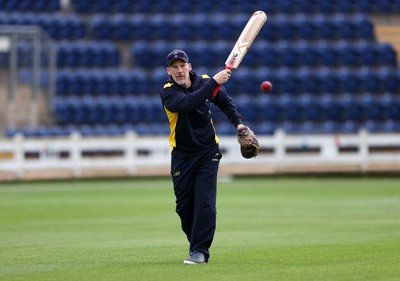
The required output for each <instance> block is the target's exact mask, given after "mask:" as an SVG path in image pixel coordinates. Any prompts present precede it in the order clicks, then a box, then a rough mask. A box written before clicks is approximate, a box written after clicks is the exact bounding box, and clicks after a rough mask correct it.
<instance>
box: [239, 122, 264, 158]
mask: <svg viewBox="0 0 400 281" xmlns="http://www.w3.org/2000/svg"><path fill="white" fill-rule="evenodd" d="M237 138H238V142H239V144H240V152H241V154H242V156H243V157H244V158H247V159H248V158H254V157H256V156H257V154H258V151H259V150H260V145H259V144H258V140H257V137H256V135H255V134H254V132H253V131H252V130H251V129H250V128H249V127H247V126H241V127H240V128H239V129H238V130H237Z"/></svg>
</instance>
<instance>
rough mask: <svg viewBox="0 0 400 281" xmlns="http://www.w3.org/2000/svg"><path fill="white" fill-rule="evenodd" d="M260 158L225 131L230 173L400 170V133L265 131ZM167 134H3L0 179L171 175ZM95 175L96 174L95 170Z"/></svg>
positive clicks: (224, 164)
mask: <svg viewBox="0 0 400 281" xmlns="http://www.w3.org/2000/svg"><path fill="white" fill-rule="evenodd" d="M259 142H260V144H261V150H260V153H259V155H258V156H257V157H256V158H255V159H244V158H242V157H241V155H240V150H239V145H238V143H237V140H236V137H234V136H232V137H220V147H221V150H222V151H223V159H222V162H221V170H222V173H225V174H274V173H288V172H324V171H325V172H326V171H329V172H343V171H350V172H358V173H363V172H369V171H390V172H400V134H369V133H367V132H365V131H361V132H360V133H359V134H355V135H297V136H294V135H285V134H284V133H283V132H282V131H279V132H277V133H276V134H275V135H273V136H260V137H259ZM169 163H170V155H169V145H168V138H167V136H163V137H137V136H135V135H133V134H127V135H126V136H124V137H120V138H83V137H81V136H80V135H78V134H74V135H71V137H69V138H65V139H64V138H51V139H42V138H41V139H25V138H23V137H22V136H16V137H14V138H13V139H3V140H0V180H2V178H3V179H4V178H6V179H25V178H29V177H32V176H29V175H35V174H36V178H40V177H43V178H51V177H53V176H52V175H55V171H65V173H64V174H63V175H62V176H61V177H67V178H68V177H84V176H85V172H87V171H97V173H96V174H95V175H96V176H107V175H111V174H112V173H110V172H112V171H119V173H117V174H116V175H119V176H121V175H124V176H141V175H154V176H156V175H168V169H169ZM92 175H94V174H93V173H92Z"/></svg>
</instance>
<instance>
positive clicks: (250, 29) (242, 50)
mask: <svg viewBox="0 0 400 281" xmlns="http://www.w3.org/2000/svg"><path fill="white" fill-rule="evenodd" d="M266 20H267V15H266V14H265V13H264V12H263V11H257V12H254V14H253V15H252V16H251V18H250V19H249V21H248V22H247V24H246V26H245V27H244V29H243V31H242V33H241V34H240V36H239V39H238V40H237V41H236V44H235V46H234V47H233V49H232V51H231V53H230V54H229V56H228V59H227V60H226V62H225V65H226V68H229V69H236V68H238V66H239V64H240V63H241V62H242V59H243V58H244V56H245V55H246V53H247V51H248V50H249V48H250V46H251V44H252V43H253V41H254V39H255V38H256V36H257V34H258V32H259V31H260V30H261V28H262V26H263V25H264V23H265V22H266Z"/></svg>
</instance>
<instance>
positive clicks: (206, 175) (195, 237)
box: [171, 149, 221, 261]
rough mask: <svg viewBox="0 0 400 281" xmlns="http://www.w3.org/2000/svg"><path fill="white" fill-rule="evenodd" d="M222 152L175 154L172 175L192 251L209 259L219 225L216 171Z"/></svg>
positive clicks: (178, 210) (184, 230)
mask: <svg viewBox="0 0 400 281" xmlns="http://www.w3.org/2000/svg"><path fill="white" fill-rule="evenodd" d="M220 159H221V152H220V151H219V149H217V151H215V150H213V151H211V152H210V151H207V152H204V153H200V154H196V155H194V156H193V157H190V158H186V157H185V158H181V157H176V156H172V158H171V175H172V180H173V184H174V193H175V197H176V212H177V214H178V215H179V217H180V219H181V226H182V230H183V232H184V233H185V234H186V237H187V239H188V241H189V243H190V249H189V250H190V252H193V251H199V252H202V253H204V255H205V256H206V261H207V260H208V258H209V256H210V252H209V248H210V246H211V243H212V241H213V239H214V233H215V226H216V215H217V214H216V213H217V211H216V197H217V175H218V167H219V161H220Z"/></svg>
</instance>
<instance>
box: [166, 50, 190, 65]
mask: <svg viewBox="0 0 400 281" xmlns="http://www.w3.org/2000/svg"><path fill="white" fill-rule="evenodd" d="M177 59H180V60H183V61H184V62H189V57H188V56H187V54H186V53H185V52H184V51H182V50H173V51H172V52H170V53H169V54H168V56H167V66H170V65H171V63H172V62H173V61H174V60H177Z"/></svg>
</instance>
